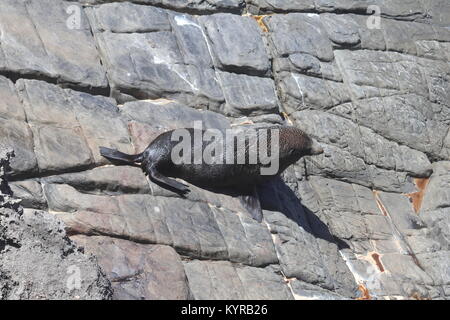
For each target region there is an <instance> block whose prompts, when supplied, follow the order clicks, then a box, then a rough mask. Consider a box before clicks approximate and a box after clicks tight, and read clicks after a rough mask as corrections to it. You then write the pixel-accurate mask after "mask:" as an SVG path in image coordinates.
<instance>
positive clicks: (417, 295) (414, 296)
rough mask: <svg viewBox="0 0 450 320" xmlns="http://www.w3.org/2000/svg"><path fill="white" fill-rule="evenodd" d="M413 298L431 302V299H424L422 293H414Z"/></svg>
mask: <svg viewBox="0 0 450 320" xmlns="http://www.w3.org/2000/svg"><path fill="white" fill-rule="evenodd" d="M411 298H412V299H416V300H431V298H424V297H422V296H421V295H420V293H418V292H414V293H413V294H412V295H411Z"/></svg>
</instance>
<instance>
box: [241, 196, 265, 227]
mask: <svg viewBox="0 0 450 320" xmlns="http://www.w3.org/2000/svg"><path fill="white" fill-rule="evenodd" d="M239 200H241V203H242V205H243V206H244V207H245V209H247V210H248V212H250V214H251V215H252V217H253V219H255V220H256V221H258V222H261V221H262V218H263V214H262V209H261V203H260V202H259V195H258V192H257V191H256V188H254V189H253V193H252V194H251V195H242V196H239Z"/></svg>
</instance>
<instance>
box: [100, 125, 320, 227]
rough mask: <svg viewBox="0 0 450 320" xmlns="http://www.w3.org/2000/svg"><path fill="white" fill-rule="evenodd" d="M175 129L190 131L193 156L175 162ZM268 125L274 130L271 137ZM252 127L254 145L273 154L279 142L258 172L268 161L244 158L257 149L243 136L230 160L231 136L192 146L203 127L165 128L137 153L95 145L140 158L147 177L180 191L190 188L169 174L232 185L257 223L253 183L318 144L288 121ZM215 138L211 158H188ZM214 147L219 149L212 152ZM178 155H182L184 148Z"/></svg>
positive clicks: (314, 151) (113, 154)
mask: <svg viewBox="0 0 450 320" xmlns="http://www.w3.org/2000/svg"><path fill="white" fill-rule="evenodd" d="M176 130H186V132H188V133H189V137H191V141H190V145H189V146H190V150H189V151H192V152H191V158H190V160H192V161H188V162H184V163H176V162H174V161H173V154H172V151H173V150H174V148H175V146H176V145H177V144H179V140H174V139H173V137H172V136H173V134H174V132H175V131H176ZM272 130H277V131H278V133H277V135H276V136H275V135H274V131H272ZM264 131H265V132H264ZM254 132H256V138H257V140H256V141H257V142H258V145H259V144H265V145H266V147H267V149H266V150H267V154H271V155H272V151H273V150H275V149H274V146H278V150H276V151H277V159H276V160H277V161H278V167H277V168H276V170H275V171H274V172H272V174H267V175H263V174H261V170H262V168H264V167H266V168H267V167H268V164H267V163H263V160H262V159H261V157H259V156H258V157H257V159H256V162H255V161H254V162H251V161H249V160H250V157H251V155H252V154H253V152H254V151H255V150H259V149H257V148H252V147H251V146H253V145H254V144H253V143H254V141H253V140H251V139H249V138H247V137H246V138H245V142H244V144H241V145H240V146H239V145H238V143H232V144H231V145H232V146H233V147H234V148H233V149H231V150H232V151H234V152H233V153H232V154H233V156H232V157H233V161H234V162H233V163H232V164H229V163H227V161H226V159H225V158H226V154H227V150H229V149H230V147H229V145H230V140H228V141H227V140H226V139H222V140H220V139H217V140H213V141H212V142H209V143H206V142H205V141H204V139H202V140H201V141H202V142H201V144H200V145H197V147H196V146H195V144H194V137H196V134H197V137H198V135H200V136H201V137H203V135H204V134H205V130H201V129H193V128H184V129H175V130H170V131H166V132H164V133H162V134H160V135H159V136H158V137H157V138H156V139H154V140H153V141H152V142H151V143H150V144H149V145H148V147H147V148H146V149H145V150H144V151H143V152H142V153H139V154H136V155H130V154H125V153H122V152H120V151H117V150H114V149H109V148H106V147H100V154H101V155H102V156H103V157H105V158H107V159H110V160H113V161H114V160H116V161H120V162H124V163H128V164H136V163H140V165H141V168H142V170H143V171H144V173H145V174H146V175H148V176H149V177H150V179H151V180H152V181H154V182H156V183H158V184H162V185H163V186H164V187H166V188H169V189H172V190H174V191H176V192H178V193H180V194H186V193H187V192H189V187H188V186H187V185H185V184H183V183H181V182H178V181H176V180H175V179H172V178H181V179H183V180H185V181H187V182H189V183H191V184H194V185H197V186H199V187H201V188H205V189H232V190H234V191H235V193H237V195H238V197H239V198H240V200H241V202H242V203H243V205H244V206H245V207H246V208H247V209H248V210H249V212H250V213H251V214H252V216H253V218H254V219H255V220H257V221H258V222H261V220H262V210H261V206H260V202H259V197H258V194H257V191H256V186H257V185H259V184H261V183H263V182H266V181H268V180H270V179H272V178H273V177H274V176H277V175H279V174H280V173H282V172H283V171H284V170H285V169H286V168H287V167H288V166H290V165H291V164H293V163H295V162H297V161H298V160H299V159H300V158H301V157H303V156H307V155H318V154H321V153H322V152H323V149H322V147H321V146H320V145H319V144H318V143H317V142H316V141H314V140H313V139H311V138H310V137H309V136H308V135H307V134H306V133H304V132H303V131H302V130H300V129H298V128H295V127H291V126H272V127H266V128H257V129H256V130H254ZM274 137H277V138H278V139H276V140H277V141H275V139H274ZM235 138H236V137H234V138H233V139H235ZM252 141H253V142H252ZM234 142H236V140H235V141H234ZM214 143H216V144H217V145H218V146H219V147H220V148H219V149H214V150H215V152H212V155H213V156H214V157H215V159H216V162H214V163H206V162H205V161H201V162H200V163H198V162H197V163H195V161H193V158H192V155H193V154H194V153H195V150H196V148H197V149H198V148H200V150H201V151H206V148H207V146H208V145H210V144H211V145H213V144H214ZM274 143H277V144H274ZM211 145H210V147H211ZM272 149H273V150H272ZM217 150H219V152H216V151H217ZM180 154H181V155H183V152H181V153H180ZM239 157H241V158H239ZM242 157H243V158H242ZM244 158H245V161H244V163H242V161H241V162H239V161H237V160H238V159H241V160H242V159H244ZM217 159H221V160H222V161H217ZM253 159H255V158H253ZM169 177H172V178H169Z"/></svg>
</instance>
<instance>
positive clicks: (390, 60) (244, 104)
mask: <svg viewBox="0 0 450 320" xmlns="http://www.w3.org/2000/svg"><path fill="white" fill-rule="evenodd" d="M369 5H375V6H378V8H379V9H380V12H379V17H378V16H376V14H375V15H374V14H373V12H372V11H370V10H369V11H368V9H369V8H368V6H369ZM448 5H449V4H448V1H446V0H442V1H439V0H436V1H431V0H408V1H399V0H389V1H387V0H379V1H378V0H375V1H354V0H338V1H329V0H308V1H292V0H247V1H242V0H219V1H216V0H208V1H200V0H192V1H181V0H180V1H179V0H133V1H107V0H83V1H62V0H52V1H49V0H48V1H40V0H27V1H25V0H23V1H22V0H21V1H12V0H8V1H3V2H2V3H1V4H0V34H1V39H2V40H1V42H0V101H1V102H0V143H1V144H5V145H8V146H10V147H11V148H13V149H14V151H15V154H16V157H14V158H12V159H11V161H10V165H11V168H10V169H8V171H9V172H8V176H9V177H10V180H12V181H10V182H9V184H8V185H6V184H5V183H4V182H1V184H0V188H1V189H2V195H1V196H0V200H1V201H0V202H3V207H4V208H2V209H1V213H0V228H3V229H1V231H2V232H1V233H0V234H1V236H0V256H1V258H2V259H0V269H1V270H5V272H3V273H2V276H1V278H0V292H1V294H2V298H41V297H47V298H58V297H62V298H75V297H76V296H78V297H79V298H82V299H90V298H108V297H110V296H111V294H110V293H109V288H110V286H109V285H108V284H107V280H106V278H107V279H108V280H109V281H110V282H111V288H112V290H113V293H112V298H115V299H206V298H208V299H211V298H217V299H219V298H224V299H355V298H358V297H359V298H364V299H366V298H369V297H370V298H372V299H448V298H449V297H450V275H449V270H450V269H449V265H450V260H449V250H450V245H449V234H450V230H449V225H450V221H449V214H450V212H449V210H448V209H449V207H450V176H449V174H448V172H449V170H450V165H449V157H450V130H449V125H450V64H449V61H450V53H449V52H450V30H449V27H450V25H449V21H450V20H449V17H450V10H449V7H448ZM77 14H78V15H77ZM78 18H79V19H78ZM19 20H20V21H21V22H22V23H21V24H19V25H18V24H17V23H15V22H16V21H19ZM78 22H79V23H78ZM374 23H375V24H374ZM377 23H379V25H378V26H377V25H376V24H377ZM374 26H375V27H374ZM195 121H198V122H201V123H202V125H203V127H204V128H218V129H220V130H225V129H228V128H232V127H240V126H245V125H247V124H252V123H253V124H256V125H258V126H262V125H268V124H273V123H278V124H292V125H294V126H297V127H298V128H301V129H302V130H304V131H305V132H306V133H307V134H309V135H311V136H312V137H313V138H315V139H316V140H318V142H319V143H320V144H321V146H322V147H323V148H324V150H325V152H324V154H322V155H319V156H314V157H306V158H304V159H301V160H300V161H299V162H298V163H296V164H295V165H293V166H291V167H290V168H288V170H287V171H286V172H285V173H284V174H283V177H282V179H277V180H275V181H273V182H272V183H269V184H267V185H263V186H260V188H259V190H258V192H259V195H260V198H261V200H262V204H263V209H264V219H263V223H260V224H259V223H256V222H255V221H254V220H253V219H252V218H251V216H250V215H249V213H248V212H247V211H246V210H245V209H244V208H243V207H242V206H241V204H240V202H239V201H238V199H236V198H233V197H231V196H229V195H226V194H220V193H214V192H211V191H207V190H202V189H199V188H196V187H192V188H191V189H192V190H191V192H190V193H189V194H188V195H187V197H186V198H182V197H180V196H178V195H177V194H175V193H173V192H171V191H169V190H166V189H164V188H162V187H160V186H159V185H156V184H154V183H153V182H151V181H149V180H147V178H146V177H145V176H144V175H143V173H142V172H141V170H140V169H139V168H138V167H132V166H125V165H121V166H113V165H111V163H110V162H108V161H107V160H106V159H105V158H103V157H101V156H100V154H99V152H98V148H99V146H105V147H111V148H115V149H118V150H120V151H122V152H126V153H138V152H141V151H143V150H144V149H145V148H146V147H147V145H148V144H149V143H150V142H151V141H152V140H153V139H154V138H156V137H157V136H158V135H159V134H160V133H162V132H164V131H166V130H170V129H175V128H181V127H192V126H193V125H194V122H195ZM2 170H3V169H2ZM2 175H3V173H2ZM7 191H8V192H9V193H8V195H6V193H7ZM10 191H11V192H12V193H13V194H14V197H17V198H20V199H22V202H21V205H22V206H23V207H24V208H25V209H24V213H23V214H20V210H19V209H17V208H18V207H17V204H16V203H15V202H14V201H13V200H11V196H10V193H11V192H10ZM16 209H17V210H19V211H17V210H16ZM8 221H12V222H13V224H12V225H7V222H8ZM62 223H63V224H62ZM63 226H64V227H63ZM63 228H64V230H65V231H63ZM46 230H50V231H49V234H47V233H46V232H47V231H46ZM3 231H4V232H3ZM64 232H67V234H68V235H69V237H70V238H72V240H73V241H75V242H76V243H78V244H80V245H82V246H83V247H84V248H85V251H86V253H89V254H93V255H94V256H96V257H97V260H98V265H99V266H100V267H101V268H102V270H103V272H104V273H105V275H106V278H105V277H104V276H103V275H102V274H101V272H100V270H99V267H98V265H97V264H96V262H95V261H94V260H93V258H89V257H87V256H86V255H84V254H82V253H81V252H80V251H79V249H78V247H76V246H75V245H74V244H73V243H72V242H71V241H69V240H68V239H67V237H66V236H65V233H64ZM2 241H3V242H2ZM32 242H35V243H39V247H38V248H37V249H36V250H34V251H33V250H32V249H31V243H32ZM2 243H4V244H5V245H4V246H3V248H2V245H1V244H2ZM17 243H18V244H19V245H20V248H19V247H17V245H15V244H17ZM44 249H45V250H44ZM42 251H45V253H43V252H42ZM43 257H44V258H43ZM27 259H28V260H27ZM39 259H45V261H46V262H45V263H44V262H41V260H39ZM61 261H62V262H61ZM78 264H80V269H81V274H82V275H83V277H86V278H83V281H82V283H81V284H82V285H81V289H80V290H75V291H67V288H66V287H65V283H63V282H61V281H60V280H61V279H63V277H66V278H67V277H68V276H69V275H68V274H66V269H67V268H68V267H70V266H71V265H78ZM36 265H37V266H39V268H36V270H34V269H33V270H31V268H30V266H36ZM15 268H16V269H17V270H20V274H27V275H28V274H29V275H30V276H29V279H38V278H39V277H42V278H44V279H50V278H46V277H53V278H51V279H53V280H55V282H54V286H53V287H52V286H50V287H47V289H46V290H45V289H44V287H43V286H40V285H38V284H36V285H35V286H32V287H31V289H28V288H29V286H28V284H26V283H25V282H23V281H22V280H23V278H21V277H19V276H14V274H12V273H11V272H9V271H8V270H13V269H15ZM41 268H47V269H48V270H55V272H54V273H53V274H52V275H46V274H45V276H43V271H42V270H43V269H41ZM66 278H64V279H66ZM88 287H89V288H91V289H90V290H91V291H89V290H87V289H86V288H88ZM358 289H359V290H358Z"/></svg>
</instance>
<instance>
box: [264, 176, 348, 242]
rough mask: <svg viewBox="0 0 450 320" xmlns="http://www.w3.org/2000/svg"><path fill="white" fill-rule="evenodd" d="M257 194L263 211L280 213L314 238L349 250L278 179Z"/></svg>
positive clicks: (265, 185)
mask: <svg viewBox="0 0 450 320" xmlns="http://www.w3.org/2000/svg"><path fill="white" fill-rule="evenodd" d="M258 194H259V198H260V201H261V207H262V209H263V210H270V211H278V212H281V213H283V214H284V215H285V216H286V217H287V218H289V219H290V220H292V221H294V222H295V223H297V225H299V226H300V227H302V228H303V229H304V230H305V231H307V232H309V233H310V234H312V235H313V236H314V237H316V238H320V239H323V240H326V241H328V242H331V243H335V244H336V245H337V246H338V248H339V249H345V248H349V246H348V244H347V243H346V242H345V241H344V240H342V239H339V238H337V237H335V236H333V235H332V234H331V232H330V230H329V228H328V226H327V225H326V224H325V223H323V222H322V221H321V220H320V219H319V217H318V216H317V215H315V214H314V213H313V212H312V211H311V210H310V209H308V208H307V207H306V206H304V205H303V204H302V202H301V201H300V199H298V198H297V196H296V194H295V193H294V191H292V189H291V188H290V187H289V186H288V185H286V183H285V182H284V181H283V180H282V179H281V178H280V177H277V178H275V179H273V180H272V181H270V182H268V183H265V184H263V185H260V186H259V187H258Z"/></svg>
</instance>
